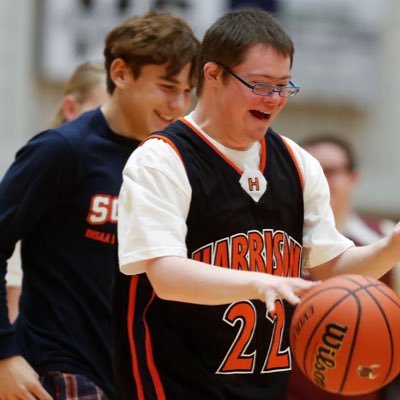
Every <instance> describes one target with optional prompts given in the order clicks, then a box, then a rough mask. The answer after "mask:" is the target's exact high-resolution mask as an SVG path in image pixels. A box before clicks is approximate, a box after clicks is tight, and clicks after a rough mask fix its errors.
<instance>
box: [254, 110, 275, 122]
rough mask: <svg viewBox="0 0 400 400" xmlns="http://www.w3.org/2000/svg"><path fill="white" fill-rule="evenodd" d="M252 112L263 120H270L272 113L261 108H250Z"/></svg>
mask: <svg viewBox="0 0 400 400" xmlns="http://www.w3.org/2000/svg"><path fill="white" fill-rule="evenodd" d="M250 114H251V115H252V116H253V117H255V118H258V119H261V120H268V119H269V118H270V116H271V114H270V113H267V112H264V111H260V110H250Z"/></svg>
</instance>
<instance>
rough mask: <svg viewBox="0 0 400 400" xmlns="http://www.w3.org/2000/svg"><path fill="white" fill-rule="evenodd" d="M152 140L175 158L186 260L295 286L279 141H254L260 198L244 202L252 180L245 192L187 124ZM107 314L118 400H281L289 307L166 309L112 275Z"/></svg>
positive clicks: (288, 170)
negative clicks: (185, 208) (182, 196)
mask: <svg viewBox="0 0 400 400" xmlns="http://www.w3.org/2000/svg"><path fill="white" fill-rule="evenodd" d="M154 136H155V137H157V138H161V139H163V140H165V141H166V142H169V143H170V144H171V145H172V146H173V147H174V148H175V149H176V151H177V152H178V153H179V156H180V157H181V158H182V160H183V163H184V165H185V168H186V171H187V175H188V178H189V182H190V185H191V188H192V199H191V204H190V210H189V214H188V217H187V221H186V222H187V229H188V230H187V237H186V244H187V249H188V255H187V256H188V257H189V258H193V259H196V260H198V261H203V262H206V263H209V264H212V265H215V266H216V267H220V268H231V269H240V270H248V271H259V272H264V273H269V274H274V275H279V276H294V277H297V276H300V274H301V271H300V269H301V250H302V235H303V214H304V210H303V188H302V179H301V176H300V174H299V171H298V168H297V164H296V162H295V160H294V158H293V157H292V153H291V151H290V149H289V148H288V146H287V144H286V142H285V140H284V139H283V138H282V137H281V136H279V135H278V134H276V133H275V132H273V131H272V130H269V131H268V132H267V134H266V135H265V137H264V138H263V139H262V141H261V162H260V173H261V174H262V176H263V177H264V178H265V180H266V191H265V192H264V194H263V195H262V196H261V198H260V199H259V200H258V201H255V200H254V199H253V198H252V197H251V196H250V195H249V191H251V190H252V188H253V187H254V188H256V187H257V184H258V181H257V179H256V178H254V179H253V178H251V177H250V178H248V179H247V180H245V181H244V182H243V180H241V177H242V175H243V174H242V173H243V171H241V170H240V169H239V168H238V167H237V166H235V165H234V164H233V163H231V162H230V161H229V160H228V159H226V158H225V157H224V156H223V155H222V154H221V153H220V152H219V151H218V149H216V148H215V147H214V146H213V145H212V144H211V143H210V142H208V140H207V139H205V137H204V136H203V135H202V134H201V133H200V132H198V131H196V129H195V128H194V127H192V126H191V125H190V124H189V123H188V122H187V121H186V120H183V119H181V120H179V121H176V122H174V123H172V124H171V125H169V126H168V127H167V128H166V129H165V131H163V132H158V133H156V134H154ZM154 136H153V137H154ZM150 138H151V137H150ZM240 181H241V182H240ZM244 185H248V190H244ZM114 304H115V305H119V307H118V308H114V311H115V313H114V332H115V341H114V350H115V352H114V361H115V372H116V376H117V386H118V387H119V391H120V397H121V398H122V399H146V400H147V399H173V400H175V399H191V400H204V399H207V400H214V399H215V400H222V399H224V400H225V399H226V400H235V399H243V398H246V399H248V400H261V399H263V400H265V399H269V400H283V399H284V398H285V392H286V386H287V380H288V373H289V371H290V370H291V366H292V356H291V353H290V349H289V340H288V331H289V326H290V319H291V315H292V311H293V310H292V306H290V305H289V304H288V303H286V302H283V301H281V300H277V302H276V310H275V312H274V313H273V314H267V312H266V307H265V304H264V303H263V302H260V301H250V300H246V301H240V302H236V303H233V304H227V305H223V306H203V305H194V304H188V303H180V302H174V301H164V300H161V299H160V298H158V297H157V295H156V294H155V293H154V291H153V289H152V287H151V284H150V282H149V280H148V279H147V276H146V274H140V275H135V276H132V277H129V276H125V275H123V274H118V276H117V279H116V283H115V289H114ZM121 304H125V306H124V307H121ZM121 332H122V333H121Z"/></svg>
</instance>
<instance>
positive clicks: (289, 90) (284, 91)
mask: <svg viewBox="0 0 400 400" xmlns="http://www.w3.org/2000/svg"><path fill="white" fill-rule="evenodd" d="M280 89H281V90H280V92H279V94H280V95H281V96H282V97H290V96H294V95H295V94H296V93H298V91H299V88H298V87H293V86H285V87H282V88H280Z"/></svg>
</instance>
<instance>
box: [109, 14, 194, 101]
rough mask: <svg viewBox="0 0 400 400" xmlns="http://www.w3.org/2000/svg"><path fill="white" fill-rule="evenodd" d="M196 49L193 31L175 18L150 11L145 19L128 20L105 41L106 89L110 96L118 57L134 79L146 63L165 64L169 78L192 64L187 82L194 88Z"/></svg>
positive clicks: (142, 17) (113, 86)
mask: <svg viewBox="0 0 400 400" xmlns="http://www.w3.org/2000/svg"><path fill="white" fill-rule="evenodd" d="M199 46H200V43H199V41H198V39H197V38H196V37H195V36H194V33H193V31H192V29H191V28H190V27H189V25H188V24H187V23H186V22H185V21H184V20H183V19H181V18H179V17H177V16H174V15H172V14H169V13H160V14H158V13H156V12H154V11H150V12H148V13H147V14H146V15H144V16H141V17H138V16H135V17H132V18H129V19H128V20H126V21H124V22H123V23H122V24H120V25H118V26H117V27H115V28H114V29H113V30H112V31H110V32H109V33H108V35H107V36H106V39H105V48H104V57H105V68H106V71H107V90H108V91H109V92H110V93H112V92H113V91H114V89H115V84H114V82H113V81H112V79H111V78H110V66H111V64H112V62H113V61H114V60H115V59H117V58H121V59H122V60H124V61H125V63H126V64H127V65H128V66H129V68H130V69H131V71H132V74H133V76H134V77H135V78H137V77H138V76H139V75H140V72H141V68H142V67H143V66H144V65H146V64H157V65H161V64H167V74H168V76H169V77H172V76H174V75H176V74H177V73H179V72H180V71H181V70H182V68H183V67H184V66H185V65H186V64H188V63H191V71H190V82H191V84H192V85H194V83H195V79H196V73H197V57H198V50H199Z"/></svg>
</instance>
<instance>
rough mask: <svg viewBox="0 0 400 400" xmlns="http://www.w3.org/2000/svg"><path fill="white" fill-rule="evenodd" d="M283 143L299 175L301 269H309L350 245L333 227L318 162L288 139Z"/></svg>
mask: <svg viewBox="0 0 400 400" xmlns="http://www.w3.org/2000/svg"><path fill="white" fill-rule="evenodd" d="M285 140H286V141H287V142H288V144H289V145H290V147H291V148H292V150H293V153H294V155H295V157H296V159H297V162H298V165H299V167H300V170H301V172H302V174H303V179H304V189H303V198H304V227H303V267H304V268H313V267H316V266H317V265H320V264H323V263H325V262H327V261H329V260H332V259H333V258H335V257H337V256H338V255H340V254H341V253H343V252H344V251H345V250H347V249H348V248H349V247H352V246H354V243H353V242H352V241H351V240H349V239H347V238H346V237H345V236H343V235H342V234H341V233H339V232H338V230H337V229H336V227H335V220H334V216H333V212H332V209H331V206H330V194H329V186H328V182H327V181H326V178H325V175H324V172H323V170H322V167H321V165H320V163H319V162H318V161H317V160H316V159H315V158H314V157H313V156H311V154H309V153H308V152H307V151H305V150H304V149H302V148H301V147H300V146H299V145H297V144H296V143H295V142H293V141H292V140H290V139H287V138H285Z"/></svg>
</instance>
